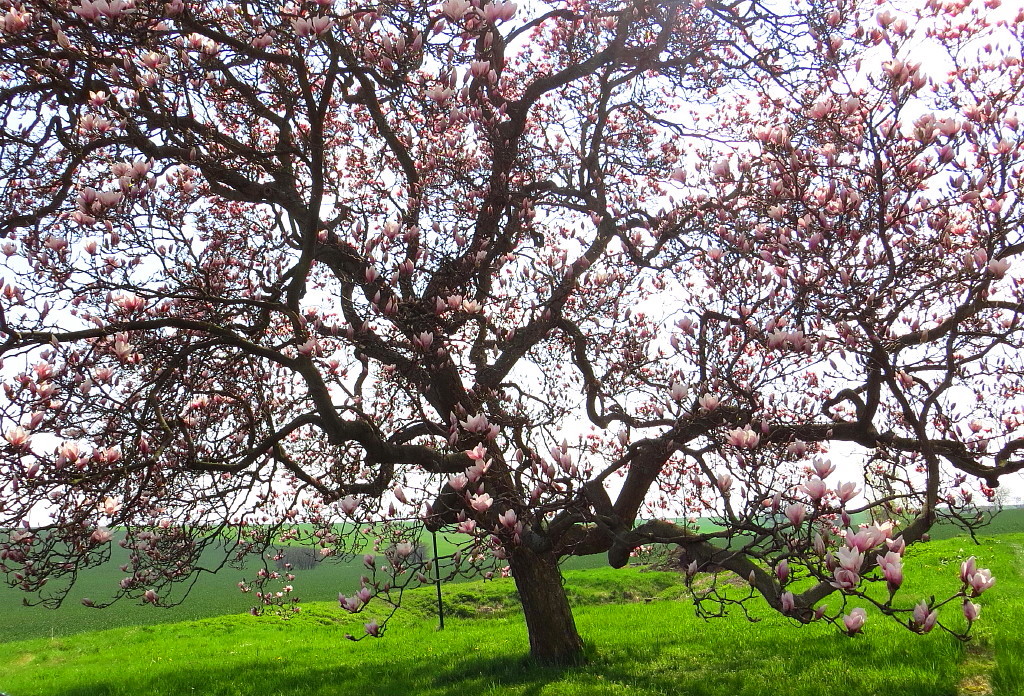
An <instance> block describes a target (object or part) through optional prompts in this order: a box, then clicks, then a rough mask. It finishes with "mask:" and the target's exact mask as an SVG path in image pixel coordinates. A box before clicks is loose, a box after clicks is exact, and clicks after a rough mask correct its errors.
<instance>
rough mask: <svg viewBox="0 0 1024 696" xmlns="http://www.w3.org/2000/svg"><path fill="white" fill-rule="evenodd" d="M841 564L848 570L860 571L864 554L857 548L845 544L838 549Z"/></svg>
mask: <svg viewBox="0 0 1024 696" xmlns="http://www.w3.org/2000/svg"><path fill="white" fill-rule="evenodd" d="M836 556H838V557H839V558H838V560H839V565H840V566H842V567H843V568H846V569H847V570H853V571H859V570H860V567H861V565H863V563H864V554H863V553H862V552H861V551H859V550H858V549H856V548H851V547H849V546H844V547H842V548H839V549H836Z"/></svg>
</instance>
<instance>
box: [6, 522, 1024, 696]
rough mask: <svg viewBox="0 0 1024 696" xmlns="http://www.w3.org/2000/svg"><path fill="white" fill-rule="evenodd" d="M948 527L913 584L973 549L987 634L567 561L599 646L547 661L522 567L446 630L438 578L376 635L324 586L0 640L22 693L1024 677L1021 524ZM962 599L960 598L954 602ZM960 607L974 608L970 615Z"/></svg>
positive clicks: (466, 689) (470, 588)
mask: <svg viewBox="0 0 1024 696" xmlns="http://www.w3.org/2000/svg"><path fill="white" fill-rule="evenodd" d="M982 541H983V545H982V546H980V547H976V546H974V545H973V544H971V543H970V542H969V540H966V539H963V538H953V539H947V540H941V541H935V542H932V543H930V544H927V545H922V546H919V547H915V548H913V549H911V550H910V551H908V559H907V567H908V576H909V577H910V578H912V579H909V580H908V582H907V586H906V587H905V588H904V591H903V597H904V599H905V601H907V602H912V601H914V600H915V599H917V598H919V597H921V596H925V595H928V594H932V593H935V594H937V595H941V594H943V593H944V592H948V591H949V590H950V589H952V588H953V587H954V585H955V584H956V575H957V570H958V568H959V563H960V561H961V560H963V558H965V557H966V556H968V555H977V556H979V559H980V560H981V564H982V565H985V566H988V567H990V568H991V569H992V571H993V573H995V575H996V576H997V577H998V583H997V584H996V586H995V588H993V589H992V590H990V591H989V593H986V595H985V596H984V597H983V598H982V600H981V601H982V603H983V605H984V611H983V613H982V620H981V621H980V622H979V624H978V629H979V630H978V632H977V633H976V636H975V639H974V640H973V641H971V642H970V643H969V644H967V645H966V646H965V645H962V644H960V643H958V642H956V641H955V640H952V639H951V638H949V636H947V635H945V634H942V633H940V632H934V633H932V634H929V635H927V636H916V635H913V634H911V633H910V632H908V631H906V630H905V629H902V628H900V627H898V626H895V625H893V624H891V623H890V622H887V621H885V620H884V619H883V618H882V617H881V616H879V615H877V613H870V618H869V621H868V624H867V626H866V627H865V630H866V633H865V634H864V635H861V636H857V637H855V638H852V639H850V638H847V637H845V636H843V635H840V634H838V633H837V631H836V630H835V629H834V628H832V627H830V626H823V625H812V626H806V627H799V626H795V625H792V624H791V622H790V621H788V620H787V619H785V618H784V617H781V616H778V615H775V614H773V613H771V612H770V611H768V610H766V609H764V608H763V607H762V608H760V609H757V610H756V613H757V614H758V615H759V616H762V617H763V620H762V621H760V622H758V623H753V624H752V623H749V622H747V621H746V620H744V619H743V618H742V617H741V616H736V615H732V616H728V617H726V618H724V619H718V620H713V621H709V622H705V621H703V620H701V619H698V618H696V617H695V616H694V612H693V607H692V605H690V604H689V603H688V602H687V601H685V599H681V598H682V592H681V588H680V584H679V578H678V577H677V576H675V575H674V574H671V573H654V572H642V571H641V570H638V569H633V568H631V569H624V570H620V571H614V570H610V569H603V570H588V571H572V572H569V573H567V585H568V587H569V590H570V596H571V597H572V600H573V602H574V604H575V605H576V607H577V608H576V617H577V622H578V624H579V626H580V630H581V632H582V633H583V635H584V637H585V638H586V640H587V641H588V649H589V651H590V658H591V659H590V662H589V664H588V665H587V666H585V667H582V668H577V669H572V670H554V669H543V668H539V667H536V666H532V665H530V664H529V662H528V661H526V660H525V659H524V654H525V651H526V644H527V643H526V635H525V630H524V628H523V625H522V618H521V616H520V615H519V614H518V611H517V609H516V608H515V607H516V603H515V597H514V588H513V586H512V584H511V582H510V581H508V580H496V581H493V582H489V583H483V582H479V583H469V584H463V585H459V586H450V587H449V588H447V590H446V601H447V605H448V611H449V613H450V617H449V619H448V621H447V627H446V629H445V630H444V631H437V630H436V624H437V621H436V617H434V616H432V615H431V613H430V612H431V596H430V594H429V592H426V591H423V592H419V593H413V594H411V595H410V597H409V599H410V601H409V602H408V607H407V609H405V610H403V612H401V613H400V614H399V615H398V616H397V617H396V621H395V623H394V624H392V625H391V627H390V628H389V630H388V632H387V634H386V635H385V637H384V638H382V639H380V640H364V641H361V642H359V643H352V642H350V641H347V640H346V639H345V634H346V633H348V632H351V633H356V634H358V633H361V632H362V628H361V624H362V621H364V620H367V619H368V618H369V617H370V616H372V615H373V614H374V610H373V607H372V605H371V607H370V612H369V614H368V616H365V617H364V616H360V617H352V616H349V615H346V614H343V613H342V612H340V611H339V610H338V609H337V606H336V604H333V603H311V604H309V605H308V606H306V607H305V609H304V611H303V612H302V613H301V614H300V615H298V616H296V617H294V618H292V619H289V620H287V621H284V620H280V619H277V618H275V617H270V616H264V617H251V616H248V615H229V616H220V617H216V618H207V619H202V620H198V621H192V622H184V623H176V624H163V625H152V626H134V627H127V628H119V629H114V630H109V631H103V632H90V633H82V634H79V635H74V636H66V637H58V638H52V639H51V638H42V639H35V640H29V641H17V642H11V643H8V644H6V645H4V646H3V647H4V651H3V654H2V655H0V675H3V676H0V690H2V691H5V692H6V693H9V694H11V696H32V695H43V694H45V695H47V696H55V695H64V696H93V695H99V694H104V695H106V694H110V695H113V694H123V695H125V696H127V695H128V694H132V695H133V696H134V695H135V694H147V695H153V696H158V695H170V694H192V693H197V694H199V693H201V694H211V695H224V696H228V695H236V694H237V695H241V694H261V696H262V695H266V696H273V695H277V694H280V695H282V696H284V695H291V694H295V695H296V696H297V695H299V694H302V695H313V696H316V695H327V694H361V695H365V694H402V695H408V694H428V695H439V696H440V695H442V694H444V695H448V694H451V695H455V694H459V695H460V696H461V695H462V694H466V693H472V694H522V695H524V696H525V695H527V694H529V695H530V696H535V695H544V696H550V695H553V694H566V695H569V694H578V695H581V696H582V695H583V694H586V695H588V696H589V695H590V694H637V695H639V694H666V695H668V694H686V695H691V694H692V695H708V696H711V695H715V696H717V695H721V696H727V695H728V696H732V695H734V694H737V695H741V696H742V695H754V694H771V693H782V694H786V695H787V696H810V695H812V694H815V695H816V694H821V695H823V696H824V695H825V694H827V695H828V696H835V695H836V694H844V695H855V696H861V695H865V696H866V695H869V694H886V695H889V694H901V695H902V694H906V695H908V696H917V695H919V696H943V695H946V694H948V695H949V696H955V695H958V694H979V695H980V694H985V693H994V694H997V695H998V694H1002V695H1004V696H1011V695H1015V694H1019V693H1020V686H1019V685H1020V684H1021V683H1024V639H1022V637H1021V635H1020V633H1019V631H1018V630H1017V624H1018V623H1019V621H1020V619H1021V618H1022V617H1024V534H1007V535H1001V536H998V537H984V538H982ZM947 611H949V612H950V613H951V614H953V615H954V617H955V616H956V614H958V612H957V611H956V609H955V608H950V609H948V610H947ZM955 620H957V621H962V619H961V618H960V617H956V618H955Z"/></svg>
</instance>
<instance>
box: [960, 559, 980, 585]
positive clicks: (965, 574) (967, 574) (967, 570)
mask: <svg viewBox="0 0 1024 696" xmlns="http://www.w3.org/2000/svg"><path fill="white" fill-rule="evenodd" d="M977 571H978V560H977V559H976V558H975V557H974V556H971V557H970V558H968V559H967V560H966V561H964V562H963V563H961V564H960V582H963V583H968V582H970V581H971V576H972V575H974V574H975V573H976V572H977Z"/></svg>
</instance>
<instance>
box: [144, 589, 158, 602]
mask: <svg viewBox="0 0 1024 696" xmlns="http://www.w3.org/2000/svg"><path fill="white" fill-rule="evenodd" d="M142 598H143V599H145V600H146V601H147V602H149V603H150V604H156V603H157V601H158V600H159V599H160V598H159V597H158V596H157V594H156V591H155V590H146V591H145V593H143V595H142Z"/></svg>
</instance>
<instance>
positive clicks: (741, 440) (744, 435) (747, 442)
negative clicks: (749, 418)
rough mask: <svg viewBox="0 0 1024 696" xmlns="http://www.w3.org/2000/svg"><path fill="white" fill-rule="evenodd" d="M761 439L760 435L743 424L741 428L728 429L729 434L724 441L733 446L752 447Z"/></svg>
mask: <svg viewBox="0 0 1024 696" xmlns="http://www.w3.org/2000/svg"><path fill="white" fill-rule="evenodd" d="M760 440H761V437H760V436H759V435H758V434H757V433H755V432H754V431H753V430H751V429H750V426H749V425H748V426H745V427H744V428H742V429H736V430H730V431H729V436H728V438H727V439H726V441H727V442H728V443H729V444H730V445H732V446H733V447H744V448H748V449H750V448H753V447H757V443H758V442H759V441H760Z"/></svg>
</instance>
